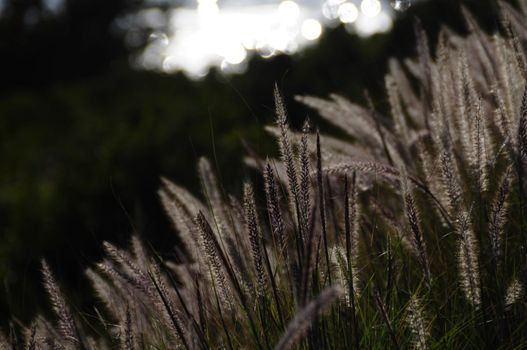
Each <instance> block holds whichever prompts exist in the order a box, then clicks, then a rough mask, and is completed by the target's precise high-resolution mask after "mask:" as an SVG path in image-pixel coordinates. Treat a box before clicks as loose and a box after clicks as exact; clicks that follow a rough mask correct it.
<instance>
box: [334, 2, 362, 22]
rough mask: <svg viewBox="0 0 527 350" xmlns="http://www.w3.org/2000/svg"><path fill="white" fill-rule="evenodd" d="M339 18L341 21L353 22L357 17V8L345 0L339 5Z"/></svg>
mask: <svg viewBox="0 0 527 350" xmlns="http://www.w3.org/2000/svg"><path fill="white" fill-rule="evenodd" d="M338 15H339V19H340V21H341V22H342V23H353V22H355V21H356V20H357V18H359V9H357V6H355V5H354V4H352V3H350V2H345V3H343V4H342V5H340V6H339V9H338Z"/></svg>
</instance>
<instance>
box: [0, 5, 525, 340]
mask: <svg viewBox="0 0 527 350" xmlns="http://www.w3.org/2000/svg"><path fill="white" fill-rule="evenodd" d="M522 4H523V5H524V6H523V8H524V9H525V8H527V5H526V4H525V2H522ZM500 9H501V13H500V14H499V19H500V25H501V28H500V31H498V32H497V33H495V34H494V35H488V34H486V33H484V32H483V31H482V30H481V29H479V27H478V25H477V22H476V21H475V20H474V19H473V18H472V17H471V16H470V14H469V13H467V12H466V11H465V13H464V15H465V18H466V23H467V28H468V30H469V35H468V36H467V37H461V36H458V35H456V34H455V33H452V32H450V31H449V30H448V29H446V28H445V29H444V30H443V31H442V32H441V33H440V36H439V40H438V47H437V48H436V49H435V50H434V52H435V54H432V53H431V52H430V50H429V48H428V42H427V39H426V35H425V34H424V32H423V31H422V29H421V28H420V25H419V23H418V22H417V23H416V33H417V35H416V37H417V52H418V56H417V57H416V58H415V59H408V60H405V61H403V62H397V61H395V60H393V61H392V62H391V63H390V72H389V75H388V76H387V77H386V91H387V101H388V102H389V106H390V108H389V113H388V114H387V115H382V114H381V113H380V112H379V111H376V110H375V108H374V106H373V104H372V103H371V102H370V103H369V106H368V107H362V106H360V105H357V104H355V103H353V102H350V101H348V100H347V99H345V98H343V97H341V96H338V95H332V96H330V98H329V99H321V98H317V97H309V96H303V97H299V98H298V99H299V101H301V102H303V103H305V104H306V105H308V106H310V107H312V108H314V109H315V110H317V111H318V112H319V113H320V115H321V116H322V117H323V118H325V119H327V120H328V121H329V122H330V123H332V124H334V125H336V126H337V127H339V128H341V129H342V130H343V131H345V132H346V133H347V134H349V136H350V137H351V138H352V139H353V140H354V141H353V142H348V141H342V140H339V139H336V138H333V137H331V136H328V135H320V134H319V133H318V131H317V132H315V133H312V132H311V129H310V125H309V124H308V123H306V124H305V127H304V128H303V130H302V131H301V132H292V131H291V130H290V129H289V128H288V125H287V113H286V108H285V106H284V104H283V102H282V99H281V96H280V93H279V91H278V89H275V100H276V126H272V127H268V130H269V132H271V133H272V134H273V135H276V137H277V141H278V146H279V149H280V158H279V159H265V160H264V159H259V158H251V159H249V160H248V163H249V164H250V165H251V166H254V167H255V168H256V169H258V170H259V171H260V173H261V174H262V178H263V183H264V186H263V191H259V189H254V188H253V185H252V184H251V183H249V182H246V183H245V184H244V185H243V198H236V197H235V196H232V195H229V194H226V193H224V191H223V190H222V188H221V186H219V184H218V181H217V179H216V178H215V175H214V173H213V171H212V167H211V165H210V164H209V162H208V161H207V160H206V159H204V158H203V159H201V160H200V162H199V164H198V173H199V176H200V179H201V181H202V185H203V194H204V196H203V198H205V199H206V200H205V201H204V202H202V201H200V200H198V199H197V198H196V197H194V196H193V195H192V194H191V193H189V192H188V191H186V190H185V189H184V188H182V187H180V186H178V185H176V184H174V183H172V182H170V181H169V180H167V179H163V186H162V188H161V189H160V190H159V196H160V200H161V202H162V204H163V207H164V209H165V211H166V213H167V215H168V216H169V217H170V219H171V221H172V223H173V225H174V228H175V231H176V232H177V234H178V237H179V239H180V241H181V245H180V246H178V247H175V253H176V255H177V259H176V260H175V261H170V260H167V259H164V258H163V257H160V256H157V255H156V254H155V252H151V251H149V250H148V249H146V248H145V247H144V245H143V244H142V243H141V242H140V241H139V239H138V238H137V237H133V238H132V242H131V245H130V248H129V249H121V248H118V247H115V246H113V245H111V244H109V243H105V244H104V250H105V252H106V258H105V259H103V260H102V261H101V262H99V263H98V264H97V265H96V266H95V267H93V268H89V269H88V270H87V276H88V277H89V279H90V280H91V281H92V285H93V288H94V290H95V292H96V293H97V295H98V297H99V298H100V300H101V303H102V304H103V305H104V310H99V309H96V311H97V312H96V314H97V315H98V318H99V321H100V324H99V325H98V327H97V328H95V327H94V329H97V331H94V330H93V329H90V328H89V325H86V322H81V320H80V319H79V315H75V314H74V313H72V312H71V311H70V309H69V307H68V305H67V302H66V300H67V299H66V298H64V296H63V295H62V293H61V291H60V287H59V286H58V284H57V282H56V281H55V278H54V277H53V274H52V272H51V271H50V269H49V267H48V266H47V264H46V263H45V262H43V275H44V283H45V286H46V290H47V291H48V293H49V295H50V300H51V304H52V307H53V311H54V312H55V314H56V322H54V323H52V322H50V321H47V320H45V319H44V318H41V317H38V318H37V319H36V320H35V321H34V323H33V324H32V325H30V326H27V327H26V326H23V325H21V326H20V327H13V328H12V329H11V331H10V335H9V336H3V337H2V340H1V342H2V344H4V345H5V346H6V348H7V347H11V348H15V349H18V348H20V349H21V348H27V349H37V348H39V349H40V348H42V349H47V348H49V349H70V348H71V349H104V348H116V347H119V348H122V349H177V348H184V349H216V348H226V349H238V348H246V349H269V348H275V349H280V350H283V349H291V348H300V349H340V348H342V349H344V348H346V349H385V348H393V349H407V348H415V349H445V348H448V349H483V348H487V349H521V348H524V347H525V346H526V342H527V325H526V324H525V322H526V321H525V317H524V315H525V312H526V306H527V304H526V300H525V295H524V294H525V283H526V282H527V280H526V278H527V265H526V263H527V262H526V255H525V248H524V246H525V242H526V230H527V227H526V223H527V220H525V203H526V198H525V166H526V163H527V88H526V78H527V59H526V51H525V47H526V46H525V45H526V44H527V27H526V26H525V25H524V21H525V15H526V14H525V13H524V12H520V11H518V10H516V9H515V8H513V7H512V6H510V5H507V4H505V3H500Z"/></svg>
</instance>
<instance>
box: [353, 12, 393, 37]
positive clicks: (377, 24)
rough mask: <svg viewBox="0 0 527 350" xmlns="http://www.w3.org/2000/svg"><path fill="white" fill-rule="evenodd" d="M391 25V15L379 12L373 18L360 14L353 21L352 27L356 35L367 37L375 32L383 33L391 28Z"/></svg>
mask: <svg viewBox="0 0 527 350" xmlns="http://www.w3.org/2000/svg"><path fill="white" fill-rule="evenodd" d="M392 25H393V19H392V17H391V16H390V15H389V14H387V13H386V12H381V13H379V15H378V16H375V17H373V18H368V17H365V16H360V17H359V18H358V19H357V21H356V22H355V26H354V28H355V31H356V33H357V34H358V35H360V36H362V37H367V36H370V35H373V34H376V33H385V32H387V31H389V30H390V29H392Z"/></svg>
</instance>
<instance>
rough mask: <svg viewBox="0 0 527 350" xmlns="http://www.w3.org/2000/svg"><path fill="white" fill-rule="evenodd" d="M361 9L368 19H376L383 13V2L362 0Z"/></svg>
mask: <svg viewBox="0 0 527 350" xmlns="http://www.w3.org/2000/svg"><path fill="white" fill-rule="evenodd" d="M360 9H361V11H362V13H363V14H364V15H365V16H366V17H375V16H377V15H378V14H379V13H381V2H380V1H379V0H362V2H361V4H360Z"/></svg>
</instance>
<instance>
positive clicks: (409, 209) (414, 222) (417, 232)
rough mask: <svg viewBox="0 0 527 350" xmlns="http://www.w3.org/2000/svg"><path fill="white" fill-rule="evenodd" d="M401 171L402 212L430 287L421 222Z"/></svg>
mask: <svg viewBox="0 0 527 350" xmlns="http://www.w3.org/2000/svg"><path fill="white" fill-rule="evenodd" d="M402 169H403V177H402V179H401V185H402V186H401V187H402V195H403V199H404V211H405V214H406V218H407V220H408V224H409V226H410V232H411V237H412V238H411V240H410V241H411V242H412V244H413V246H414V249H415V251H416V252H417V259H418V261H419V265H420V266H421V270H422V272H423V276H424V278H425V281H426V282H427V284H428V285H430V262H429V260H428V253H427V250H426V242H425V240H424V237H423V233H422V229H421V222H420V218H419V212H418V210H417V206H416V204H415V199H414V196H413V193H412V189H411V187H410V185H409V183H408V182H409V181H408V179H407V177H406V170H405V169H404V168H402Z"/></svg>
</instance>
